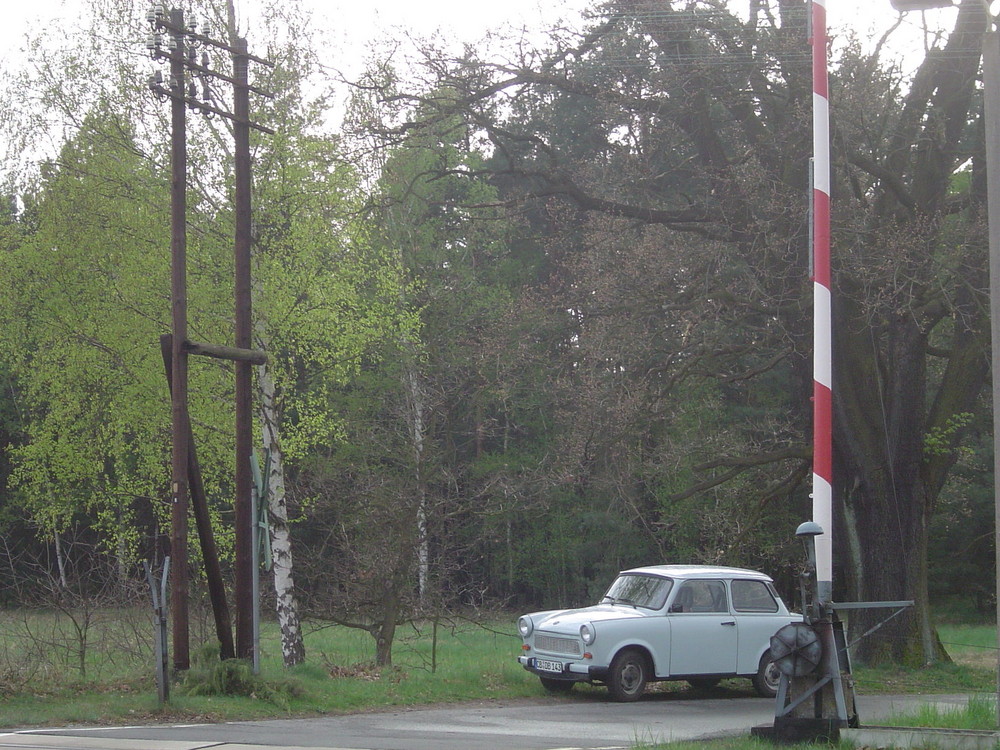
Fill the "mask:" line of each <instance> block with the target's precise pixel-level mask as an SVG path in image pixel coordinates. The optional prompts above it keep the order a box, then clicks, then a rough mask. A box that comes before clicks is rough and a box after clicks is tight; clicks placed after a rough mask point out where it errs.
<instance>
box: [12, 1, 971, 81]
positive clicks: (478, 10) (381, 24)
mask: <svg viewBox="0 0 1000 750" xmlns="http://www.w3.org/2000/svg"><path fill="white" fill-rule="evenodd" d="M304 2H305V4H306V5H307V6H310V7H312V8H313V9H314V12H315V13H316V18H317V24H319V25H321V26H323V27H326V28H327V29H328V30H329V31H330V32H331V34H332V36H333V38H334V39H338V38H339V39H346V40H347V41H348V42H349V44H348V45H347V48H343V49H341V50H337V51H336V52H335V53H334V54H338V55H353V54H357V55H361V54H363V50H364V48H365V43H366V42H367V41H369V40H372V39H374V38H378V37H380V36H385V35H391V34H392V33H393V30H396V29H399V28H406V29H411V30H413V31H415V32H416V33H418V34H429V33H432V32H433V31H435V30H438V29H441V30H443V31H445V32H446V34H447V35H448V37H449V38H454V39H456V40H461V41H475V40H477V39H479V38H481V37H482V36H483V35H484V34H485V33H486V32H487V31H489V30H490V29H493V28H497V27H499V26H502V25H504V24H513V25H516V26H521V25H527V26H529V27H536V28H538V27H541V26H543V25H545V24H546V23H548V22H551V21H554V20H557V19H558V18H560V17H567V16H573V15H575V14H576V9H579V8H582V7H586V6H587V5H588V4H590V3H588V2H587V0H544V1H541V0H499V2H496V1H494V2H478V3H471V2H469V1H468V0H423V1H418V0H355V1H354V2H340V0H304ZM140 4H141V3H140ZM168 4H169V3H168ZM236 4H237V9H238V11H239V12H240V15H242V16H244V17H246V16H247V15H248V14H250V13H251V12H252V4H253V0H236ZM734 4H735V5H736V7H743V6H745V5H746V0H734ZM4 5H5V6H6V7H5V8H4V20H3V23H2V24H0V62H2V61H4V60H8V61H9V60H10V59H11V58H12V56H13V55H16V51H17V49H18V48H19V47H20V46H21V44H22V40H23V36H24V32H25V30H27V29H29V28H36V29H37V28H43V27H47V26H48V24H49V23H50V22H51V21H53V20H54V19H56V18H63V19H66V20H65V22H67V23H72V19H73V18H75V17H76V16H77V15H78V14H79V12H80V10H79V9H80V8H81V7H85V6H86V0H4ZM827 14H828V18H829V24H830V26H831V28H835V27H841V26H844V27H852V28H854V29H856V30H857V31H858V32H859V33H861V34H862V35H863V36H864V37H872V36H878V35H879V34H881V33H882V32H883V31H884V30H885V29H887V28H889V27H890V26H891V25H892V23H893V22H894V21H895V20H896V18H897V17H898V14H897V13H896V12H895V11H894V10H893V9H892V7H891V6H890V0H827ZM953 14H954V11H953V10H941V11H928V12H927V13H926V14H922V13H917V12H914V13H909V14H907V16H906V18H905V23H904V26H905V28H904V29H903V30H902V33H899V34H897V35H896V38H897V39H898V41H897V45H899V46H900V47H902V48H905V47H915V48H917V49H919V48H920V47H921V46H922V42H921V36H920V34H919V28H920V25H921V23H922V21H923V20H924V19H925V18H926V20H927V21H928V23H930V24H938V23H940V22H942V21H943V22H945V23H947V20H949V19H950V18H951V17H952V16H953ZM241 25H242V24H241ZM351 47H356V49H357V51H356V52H355V51H354V50H352V49H351ZM331 62H332V63H333V64H334V65H337V66H341V65H345V64H346V63H347V61H331Z"/></svg>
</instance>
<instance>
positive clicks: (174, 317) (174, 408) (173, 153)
mask: <svg viewBox="0 0 1000 750" xmlns="http://www.w3.org/2000/svg"><path fill="white" fill-rule="evenodd" d="M170 24H171V26H173V27H174V29H175V30H174V31H171V32H170V35H171V39H172V41H173V50H172V55H171V57H170V82H169V84H170V91H171V92H173V93H179V94H180V95H181V96H172V97H171V100H170V124H171V141H170V170H171V183H170V309H171V330H172V331H173V340H172V345H171V350H170V372H171V375H172V381H173V387H172V389H171V396H170V415H171V441H172V445H173V450H172V453H171V455H172V459H171V464H170V477H171V479H170V483H171V503H172V505H171V514H170V557H171V558H172V560H173V565H172V566H171V569H170V591H171V603H170V612H171V618H172V623H173V646H174V670H175V671H178V670H186V669H188V668H189V667H190V666H191V657H190V651H189V645H188V644H189V636H188V621H189V619H188V556H187V543H188V542H187V512H188V481H187V471H188V432H189V430H190V428H189V423H188V408H187V402H188V375H187V373H188V369H187V352H186V351H184V346H183V344H184V341H185V340H186V339H187V125H186V120H185V114H186V113H185V102H184V99H183V98H182V97H183V94H184V11H182V10H177V9H174V10H172V11H170Z"/></svg>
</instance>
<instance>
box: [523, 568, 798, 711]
mask: <svg viewBox="0 0 1000 750" xmlns="http://www.w3.org/2000/svg"><path fill="white" fill-rule="evenodd" d="M801 620H802V616H801V615H795V614H791V613H790V612H789V611H788V608H787V607H785V604H784V602H782V601H781V597H780V596H778V593H777V592H776V591H775V589H774V584H773V581H772V580H771V578H770V577H768V576H766V575H764V574H763V573H758V572H756V571H753V570H743V569H741V568H723V567H712V566H707V565H650V566H647V567H643V568H634V569H632V570H626V571H623V572H621V573H620V574H619V575H618V578H617V579H616V580H615V582H614V583H613V584H611V588H609V589H608V592H607V593H606V594H605V595H604V598H603V599H601V603H600V604H597V605H594V606H592V607H584V608H583V609H565V610H552V611H548V612H533V613H531V614H528V615H524V616H523V617H521V618H520V619H519V620H518V621H517V628H518V631H519V632H520V634H521V637H522V639H523V640H524V645H523V646H522V647H521V648H522V654H521V656H519V657H518V661H519V662H520V663H521V664H522V665H523V666H524V668H525V669H527V670H528V671H529V672H532V673H534V674H536V675H538V677H539V679H540V680H541V681H542V685H543V686H544V687H545V688H546V689H548V690H550V691H553V692H561V691H566V690H569V689H570V688H572V687H573V684H574V683H576V682H590V683H601V684H604V685H606V686H607V688H608V691H609V692H610V694H611V697H612V698H613V699H614V700H616V701H634V700H638V699H639V697H640V696H641V695H642V693H643V691H644V690H645V688H646V684H647V683H649V682H655V681H660V680H686V681H687V682H689V683H690V684H691V685H692V686H694V687H699V688H709V687H713V686H714V685H715V684H717V683H718V682H719V680H721V679H722V678H724V677H749V678H750V679H751V680H753V685H754V687H755V688H756V690H757V692H758V693H760V694H761V695H763V696H766V697H773V696H774V695H775V693H776V691H777V689H778V683H779V680H780V673H779V672H778V670H777V668H776V667H775V666H774V664H773V662H772V659H771V652H770V650H769V646H770V638H771V636H772V635H774V634H775V632H777V630H778V629H779V628H781V627H783V626H785V625H788V624H789V623H791V622H800V621H801Z"/></svg>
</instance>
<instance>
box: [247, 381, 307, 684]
mask: <svg viewBox="0 0 1000 750" xmlns="http://www.w3.org/2000/svg"><path fill="white" fill-rule="evenodd" d="M257 380H258V382H259V384H260V392H261V399H260V421H261V432H262V433H263V438H264V448H265V450H266V451H267V452H268V454H269V455H270V464H269V466H268V469H267V476H266V477H265V482H266V484H265V486H266V487H267V492H266V494H267V508H268V527H269V529H270V542H271V560H272V567H273V572H274V592H275V595H276V596H275V598H276V610H277V614H278V627H279V628H280V630H281V654H282V658H283V659H284V663H285V666H286V667H292V666H295V665H296V664H299V663H301V662H303V661H304V660H305V658H306V649H305V644H304V643H303V640H302V625H301V623H300V621H299V608H298V603H297V602H296V599H295V578H294V576H293V574H292V537H291V534H290V533H289V529H288V508H287V506H286V504H285V471H284V463H283V462H282V455H281V445H280V443H279V442H278V410H277V407H276V404H275V394H274V380H273V379H272V378H271V374H270V372H269V371H268V368H267V365H261V366H260V367H259V368H258V370H257Z"/></svg>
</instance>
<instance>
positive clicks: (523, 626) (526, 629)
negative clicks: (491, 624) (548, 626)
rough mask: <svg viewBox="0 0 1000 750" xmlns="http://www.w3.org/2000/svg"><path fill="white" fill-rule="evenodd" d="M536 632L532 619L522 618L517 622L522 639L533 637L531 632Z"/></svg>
mask: <svg viewBox="0 0 1000 750" xmlns="http://www.w3.org/2000/svg"><path fill="white" fill-rule="evenodd" d="M532 630H534V626H533V625H532V624H531V618H530V617H521V618H519V619H518V621H517V632H519V633H520V634H521V637H522V638H527V637H528V636H529V635H531V631H532Z"/></svg>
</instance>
